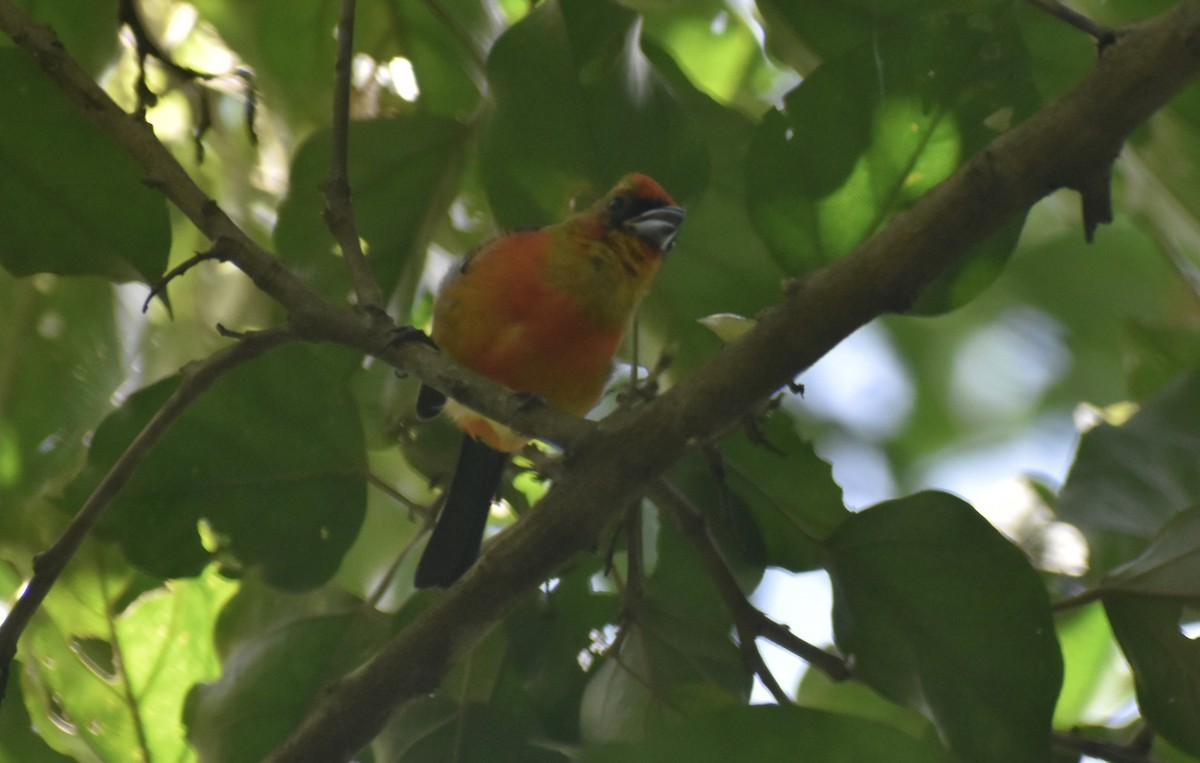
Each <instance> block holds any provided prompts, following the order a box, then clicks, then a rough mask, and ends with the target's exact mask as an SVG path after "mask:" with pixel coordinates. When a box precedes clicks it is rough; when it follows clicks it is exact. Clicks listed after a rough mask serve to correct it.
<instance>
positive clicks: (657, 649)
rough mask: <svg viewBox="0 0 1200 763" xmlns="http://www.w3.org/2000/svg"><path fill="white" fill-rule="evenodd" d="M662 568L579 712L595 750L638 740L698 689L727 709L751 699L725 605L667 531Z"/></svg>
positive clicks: (661, 535) (685, 546)
mask: <svg viewBox="0 0 1200 763" xmlns="http://www.w3.org/2000/svg"><path fill="white" fill-rule="evenodd" d="M657 541H658V542H657V551H658V554H657V560H656V562H655V565H654V571H653V573H652V574H651V575H650V576H649V578H648V579H647V580H646V581H645V589H644V593H643V595H642V598H641V599H640V601H639V604H638V606H637V608H636V611H635V612H634V613H633V614H631V615H629V616H627V618H626V621H625V622H624V624H623V626H622V627H623V628H624V631H625V632H624V634H623V636H621V637H619V638H620V642H619V644H620V648H619V650H612V649H610V650H609V651H608V652H607V653H606V655H605V659H604V662H603V664H601V666H600V668H599V669H598V670H594V671H593V673H592V674H591V678H590V679H589V681H588V685H587V689H586V690H585V692H584V694H583V701H582V705H581V707H580V714H581V720H580V724H581V726H582V736H583V738H584V739H585V740H589V741H593V742H601V741H603V742H612V741H621V740H628V739H636V738H639V737H640V736H641V735H642V733H643V732H644V731H645V730H646V729H649V728H652V727H653V726H654V725H656V724H658V723H660V722H661V721H662V720H664V719H665V718H667V717H672V716H674V715H676V714H677V713H678V712H679V710H678V706H677V705H678V702H679V701H680V700H681V698H682V697H683V696H684V695H686V694H687V693H689V692H694V691H696V690H697V688H698V687H705V688H706V689H708V691H709V694H710V695H716V696H718V697H721V698H722V701H723V702H734V701H738V702H745V701H746V700H748V699H749V696H750V688H751V676H750V674H749V672H748V671H747V670H746V667H745V664H744V662H743V660H742V656H741V652H740V650H739V649H738V647H737V645H735V644H734V642H733V639H732V638H731V636H730V631H731V629H732V625H731V623H730V620H729V615H728V614H727V613H726V610H725V607H724V605H723V604H722V603H721V601H720V599H719V598H717V596H716V593H715V591H714V589H713V587H712V585H711V584H709V583H708V582H707V580H706V577H705V572H704V569H703V567H702V566H701V565H700V562H699V560H698V559H697V558H696V553H695V551H694V549H693V548H692V547H691V545H690V544H689V543H688V542H687V541H686V540H685V539H684V538H683V537H682V536H681V535H680V533H679V531H678V530H677V529H676V528H675V525H674V523H671V522H667V523H665V524H662V525H661V526H660V527H659V530H658V536H657Z"/></svg>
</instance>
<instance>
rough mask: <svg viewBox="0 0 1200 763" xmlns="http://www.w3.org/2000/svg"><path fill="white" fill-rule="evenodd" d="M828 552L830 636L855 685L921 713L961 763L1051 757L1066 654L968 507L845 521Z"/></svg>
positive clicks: (921, 503) (1015, 570) (881, 509)
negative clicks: (851, 667) (849, 662)
mask: <svg viewBox="0 0 1200 763" xmlns="http://www.w3.org/2000/svg"><path fill="white" fill-rule="evenodd" d="M828 550H829V553H830V556H831V562H830V565H829V573H830V577H831V578H832V580H833V590H834V618H833V619H834V632H835V634H836V637H837V643H838V646H839V647H840V648H841V649H842V651H843V652H844V653H845V654H847V655H848V656H849V657H850V658H851V659H853V660H854V664H855V666H856V672H857V674H858V675H859V676H861V677H862V679H863V680H865V681H866V682H867V683H869V684H871V685H872V686H873V687H874V688H875V689H877V690H879V691H880V692H881V693H883V694H884V695H885V696H887V697H889V698H890V699H893V700H895V701H899V702H903V703H905V704H908V705H910V706H913V707H928V709H929V711H930V712H931V713H932V715H933V719H934V721H935V722H936V723H937V725H938V728H939V729H940V731H941V733H942V734H943V735H944V737H945V738H946V739H947V740H948V742H949V744H950V746H951V748H952V749H954V750H956V751H957V752H958V753H959V754H961V755H962V756H963V757H964V758H967V759H969V760H972V761H981V762H984V761H995V762H996V763H1001V762H1002V761H1013V760H1042V759H1045V758H1046V757H1047V756H1048V755H1049V750H1050V748H1049V745H1050V718H1051V714H1052V713H1053V710H1054V702H1055V698H1056V697H1057V696H1058V691H1059V688H1060V686H1061V683H1062V654H1061V653H1060V651H1059V646H1058V642H1057V640H1056V639H1055V636H1054V625H1053V622H1052V621H1051V618H1050V608H1049V601H1048V600H1047V596H1046V591H1045V588H1044V587H1043V585H1042V583H1041V581H1040V580H1039V579H1038V576H1037V574H1036V573H1035V572H1034V571H1033V568H1032V567H1030V566H1029V562H1028V561H1027V560H1026V558H1025V556H1024V554H1022V553H1021V551H1020V550H1019V549H1017V548H1016V547H1015V546H1013V545H1012V544H1011V543H1009V542H1008V541H1007V540H1005V539H1004V537H1003V536H1001V535H1000V534H999V533H998V532H997V531H996V530H995V529H994V528H993V527H992V526H991V525H989V524H988V523H987V521H986V520H984V519H983V518H982V517H980V516H979V515H978V514H976V513H975V511H974V510H973V509H972V508H971V507H970V506H969V505H968V504H966V503H964V502H962V501H961V500H959V499H957V498H955V497H953V496H951V495H948V494H945V493H933V492H927V493H918V494H917V495H914V496H911V497H909V498H904V499H900V500H897V501H889V502H887V503H883V504H879V505H878V506H876V507H874V508H871V509H867V510H866V511H863V512H861V513H858V514H852V515H851V516H850V518H849V519H847V520H846V521H845V522H843V523H842V525H841V527H839V528H838V530H837V531H836V532H835V533H834V535H833V537H832V538H831V539H830V542H829V545H828ZM1017 666H1019V667H1017ZM983 686H986V687H987V690H986V691H980V690H979V687H983Z"/></svg>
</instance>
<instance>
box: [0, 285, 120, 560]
mask: <svg viewBox="0 0 1200 763" xmlns="http://www.w3.org/2000/svg"><path fill="white" fill-rule="evenodd" d="M115 308H116V303H115V300H114V299H113V290H112V288H111V287H110V286H109V284H107V283H105V282H103V281H100V280H99V279H94V278H93V279H69V278H48V277H40V278H33V279H28V278H27V279H21V280H17V279H13V278H11V277H7V276H5V277H3V281H2V282H0V325H3V326H4V327H5V328H6V332H5V334H4V336H3V337H0V355H2V356H3V357H4V358H5V360H4V361H3V363H4V364H5V365H6V366H7V373H8V374H10V376H9V377H8V378H9V379H10V380H11V386H8V387H7V390H6V391H5V392H3V393H0V396H7V399H8V401H9V403H8V404H7V405H5V404H4V402H0V407H3V408H4V411H3V413H2V414H0V506H2V507H3V509H2V510H0V539H2V540H0V547H12V546H18V545H19V546H21V547H22V548H23V554H27V555H32V554H34V553H36V552H38V551H41V550H42V549H43V548H44V547H45V544H46V542H47V541H48V539H49V538H51V537H53V535H54V534H55V533H57V532H58V531H59V530H60V529H61V523H62V522H63V521H64V517H63V516H62V514H61V513H60V512H57V511H53V510H49V511H48V510H47V506H46V496H47V495H57V494H59V493H60V492H61V490H62V486H63V485H64V484H65V483H66V482H67V481H68V480H70V479H71V478H73V477H74V476H75V473H76V472H77V471H78V469H79V464H80V463H81V461H82V460H83V457H84V455H85V454H86V451H87V446H86V440H87V438H88V437H89V436H90V433H91V432H92V431H93V430H94V429H95V428H96V425H97V424H99V423H100V421H101V419H103V417H104V416H105V415H106V414H108V413H109V412H110V411H111V410H112V407H113V404H112V400H111V398H112V394H113V391H114V390H116V389H118V388H119V387H120V386H121V384H122V382H123V381H124V380H125V377H126V373H127V371H128V369H127V367H126V366H125V362H126V357H124V355H123V353H122V350H121V339H120V338H119V337H118V335H117V328H116V313H117V311H116V309H115ZM13 558H19V557H13Z"/></svg>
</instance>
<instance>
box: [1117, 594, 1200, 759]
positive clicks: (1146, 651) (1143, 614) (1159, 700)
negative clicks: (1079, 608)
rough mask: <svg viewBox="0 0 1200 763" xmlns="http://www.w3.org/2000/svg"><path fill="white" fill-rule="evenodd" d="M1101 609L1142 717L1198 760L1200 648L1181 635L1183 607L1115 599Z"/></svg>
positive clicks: (1156, 602)
mask: <svg viewBox="0 0 1200 763" xmlns="http://www.w3.org/2000/svg"><path fill="white" fill-rule="evenodd" d="M1104 609H1105V611H1106V612H1107V613H1108V619H1109V622H1110V623H1112V629H1113V633H1114V634H1116V637H1117V641H1119V642H1120V644H1121V648H1122V649H1123V650H1124V651H1125V658H1126V659H1127V660H1128V661H1129V666H1130V668H1132V669H1133V677H1134V681H1135V682H1136V685H1137V696H1138V706H1139V707H1140V708H1141V710H1142V715H1143V716H1144V717H1145V718H1146V720H1147V721H1149V723H1150V725H1151V726H1153V727H1154V729H1155V731H1157V732H1158V733H1160V734H1162V735H1163V736H1164V737H1165V738H1166V739H1167V741H1169V742H1171V744H1173V745H1175V746H1176V747H1179V748H1180V749H1182V750H1184V751H1185V752H1187V753H1188V754H1190V755H1197V756H1200V726H1197V725H1196V718H1200V643H1198V642H1196V641H1195V640H1194V639H1190V638H1188V637H1187V636H1185V635H1183V633H1182V632H1181V631H1180V630H1179V616H1180V613H1181V611H1182V609H1183V605H1182V604H1180V603H1178V602H1173V601H1159V600H1149V599H1145V598H1140V597H1134V596H1123V595H1113V596H1106V597H1105V598H1104Z"/></svg>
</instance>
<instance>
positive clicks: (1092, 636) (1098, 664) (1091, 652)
mask: <svg viewBox="0 0 1200 763" xmlns="http://www.w3.org/2000/svg"><path fill="white" fill-rule="evenodd" d="M1056 623H1057V626H1058V640H1059V642H1060V643H1061V644H1062V652H1063V688H1062V692H1060V693H1059V695H1058V705H1057V706H1056V707H1055V708H1054V727H1055V728H1056V729H1069V728H1074V727H1076V726H1079V725H1082V724H1083V723H1084V722H1085V720H1088V716H1087V715H1086V714H1087V712H1088V711H1089V710H1090V709H1092V708H1093V706H1094V705H1095V704H1096V701H1097V698H1104V697H1105V696H1108V697H1113V696H1114V695H1118V693H1119V692H1120V691H1122V690H1123V691H1125V692H1128V691H1129V687H1128V678H1125V679H1122V678H1121V677H1119V676H1118V675H1117V672H1116V671H1115V670H1114V665H1115V664H1116V663H1117V662H1118V661H1119V660H1120V659H1121V658H1120V650H1118V649H1117V642H1116V638H1115V637H1114V636H1113V632H1112V628H1110V627H1109V625H1108V618H1106V617H1105V616H1104V607H1103V606H1101V605H1100V604H1099V603H1098V602H1093V603H1092V604H1088V605H1086V606H1084V607H1083V608H1081V609H1078V610H1073V611H1071V612H1067V613H1064V614H1063V615H1061V616H1059V617H1058V618H1056ZM1116 701H1118V700H1116V699H1113V700H1112V702H1113V703H1115V702H1116Z"/></svg>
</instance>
